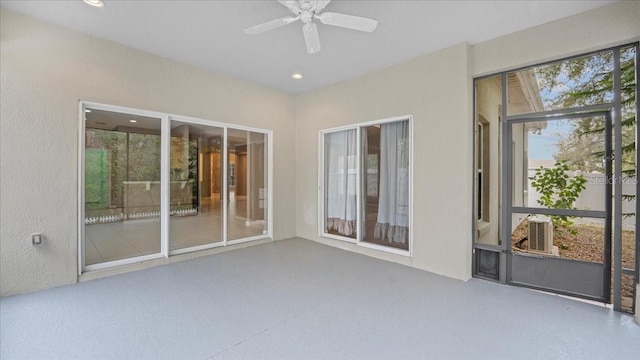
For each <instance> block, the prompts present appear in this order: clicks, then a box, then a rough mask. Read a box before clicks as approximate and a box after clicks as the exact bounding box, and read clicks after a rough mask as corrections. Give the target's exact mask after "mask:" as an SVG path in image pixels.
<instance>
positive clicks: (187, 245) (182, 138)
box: [169, 121, 224, 251]
mask: <svg viewBox="0 0 640 360" xmlns="http://www.w3.org/2000/svg"><path fill="white" fill-rule="evenodd" d="M223 143H224V129H223V128H221V127H216V126H206V125H197V124H189V123H186V122H182V121H171V149H170V155H169V164H170V165H169V193H170V203H169V215H170V221H169V238H170V239H171V241H170V244H171V245H170V247H169V248H170V250H172V251H174V250H179V249H193V248H197V247H201V246H203V245H207V244H215V243H222V241H223V234H222V230H223V229H222V212H223V209H222V201H221V198H222V196H221V194H222V188H223V184H222V179H223V176H222V169H223V164H222V160H223V157H222V144H223Z"/></svg>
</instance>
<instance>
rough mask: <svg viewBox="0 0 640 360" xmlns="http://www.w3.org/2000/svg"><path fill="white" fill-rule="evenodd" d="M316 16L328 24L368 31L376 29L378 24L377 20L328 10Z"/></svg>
mask: <svg viewBox="0 0 640 360" xmlns="http://www.w3.org/2000/svg"><path fill="white" fill-rule="evenodd" d="M316 17H317V18H318V19H320V22H321V23H323V24H326V25H333V26H340V27H343V28H347V29H353V30H360V31H366V32H372V31H373V30H375V29H376V26H378V21H377V20H373V19H369V18H363V17H360V16H353V15H347V14H338V13H332V12H326V13H322V14H321V15H318V16H316Z"/></svg>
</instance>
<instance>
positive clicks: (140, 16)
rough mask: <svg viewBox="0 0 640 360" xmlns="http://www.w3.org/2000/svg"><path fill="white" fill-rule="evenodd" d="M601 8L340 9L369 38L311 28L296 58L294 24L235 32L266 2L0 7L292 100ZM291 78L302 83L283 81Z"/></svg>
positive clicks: (299, 40)
mask: <svg viewBox="0 0 640 360" xmlns="http://www.w3.org/2000/svg"><path fill="white" fill-rule="evenodd" d="M611 2H615V1H613V0H604V1H597V0H593V1H577V0H571V1H417V0H412V1H362V0H361V1H346V0H334V1H332V2H331V3H330V4H329V5H328V6H327V8H326V9H325V11H331V12H340V13H346V14H351V15H357V16H364V17H370V18H374V19H376V20H378V28H377V29H376V30H375V32H373V33H363V32H359V31H353V30H349V29H344V28H337V27H332V26H328V25H323V24H319V25H318V29H319V32H320V41H321V43H322V51H321V52H320V53H318V54H313V55H309V54H307V52H306V49H305V45H304V39H303V36H302V25H301V23H300V22H296V23H294V24H290V25H287V26H285V27H282V28H279V29H275V30H272V31H270V32H267V33H263V34H260V35H254V36H249V35H245V34H244V33H243V32H242V30H243V29H245V28H247V27H250V26H253V25H257V24H259V23H262V22H265V21H268V20H273V19H276V18H280V17H283V16H288V15H290V13H289V12H288V10H287V9H286V8H285V7H284V6H282V5H280V4H279V3H278V2H276V1H275V0H262V1H245V0H236V1H213V0H209V1H206V0H196V1H166V0H165V1H150V0H144V1H133V0H130V1H122V0H119V1H115V0H104V3H105V6H104V7H103V8H93V7H91V6H89V5H86V4H84V3H83V2H82V1H81V0H67V1H53V0H46V1H6V0H0V6H1V7H3V8H6V9H9V10H13V11H16V12H19V13H23V14H26V15H29V16H32V17H35V18H38V19H42V20H45V21H48V22H52V23H55V24H59V25H61V26H64V27H67V28H71V29H74V30H77V31H81V32H84V33H87V34H91V35H94V36H97V37H100V38H104V39H108V40H111V41H114V42H116V43H120V44H123V45H127V46H130V47H133V48H137V49H140V50H143V51H147V52H150V53H153V54H157V55H161V56H164V57H167V58H170V59H173V60H177V61H180V62H184V63H188V64H192V65H196V66H199V67H203V68H206V69H209V70H212V71H215V72H218V73H223V74H227V75H230V76H233V77H237V78H241V79H245V80H248V81H251V82H254V83H257V84H261V85H264V86H267V87H271V88H274V89H278V90H282V91H286V92H289V93H293V94H300V93H304V92H307V91H311V90H314V89H318V88H321V87H323V86H326V85H330V84H334V83H337V82H340V81H343V80H346V79H350V78H354V77H357V76H360V75H363V74H366V73H369V72H372V71H375V70H378V69H381V68H384V67H387V66H390V65H393V64H396V63H399V62H402V61H405V60H409V59H411V58H414V57H417V56H419V55H422V54H426V53H429V52H433V51H437V50H439V49H442V48H445V47H448V46H451V45H454V44H457V43H460V42H463V41H467V42H469V43H470V44H476V43H478V42H482V41H485V40H488V39H492V38H495V37H499V36H502V35H505V34H509V33H512V32H514V31H518V30H522V29H525V28H529V27H532V26H535V25H539V24H543V23H547V22H550V21H553V20H556V19H560V18H562V17H566V16H569V15H572V14H576V13H580V12H584V11H587V10H590V9H594V8H597V7H600V6H603V5H606V4H608V3H611ZM295 72H299V73H301V74H303V75H304V78H303V79H302V80H293V79H291V74H293V73H295Z"/></svg>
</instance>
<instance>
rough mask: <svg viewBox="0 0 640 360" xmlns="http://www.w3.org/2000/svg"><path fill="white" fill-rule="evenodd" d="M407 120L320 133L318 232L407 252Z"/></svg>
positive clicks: (370, 245) (408, 120)
mask: <svg viewBox="0 0 640 360" xmlns="http://www.w3.org/2000/svg"><path fill="white" fill-rule="evenodd" d="M411 136H412V135H411V117H401V118H394V119H387V120H381V121H375V122H369V123H364V124H358V125H354V126H350V127H343V128H340V129H328V130H324V131H322V132H321V156H322V164H321V167H320V175H321V176H320V184H321V186H320V188H321V199H320V207H321V209H320V214H322V215H321V217H322V218H321V219H320V224H321V229H320V233H321V235H322V236H325V237H331V238H336V239H340V240H345V241H350V242H354V243H357V244H359V245H363V246H367V247H373V248H376V249H381V250H386V251H391V252H395V253H400V254H405V255H408V254H409V250H410V246H409V245H410V229H411V225H410V222H411V180H410V179H411V166H410V164H411V151H412V147H411Z"/></svg>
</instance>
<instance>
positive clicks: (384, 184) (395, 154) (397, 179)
mask: <svg viewBox="0 0 640 360" xmlns="http://www.w3.org/2000/svg"><path fill="white" fill-rule="evenodd" d="M373 236H374V237H375V238H377V239H381V240H384V241H389V242H394V243H401V244H406V243H407V241H408V239H409V122H408V121H402V122H397V123H391V124H382V125H381V126H380V193H379V203H378V220H377V223H376V226H375V229H374V235H373Z"/></svg>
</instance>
